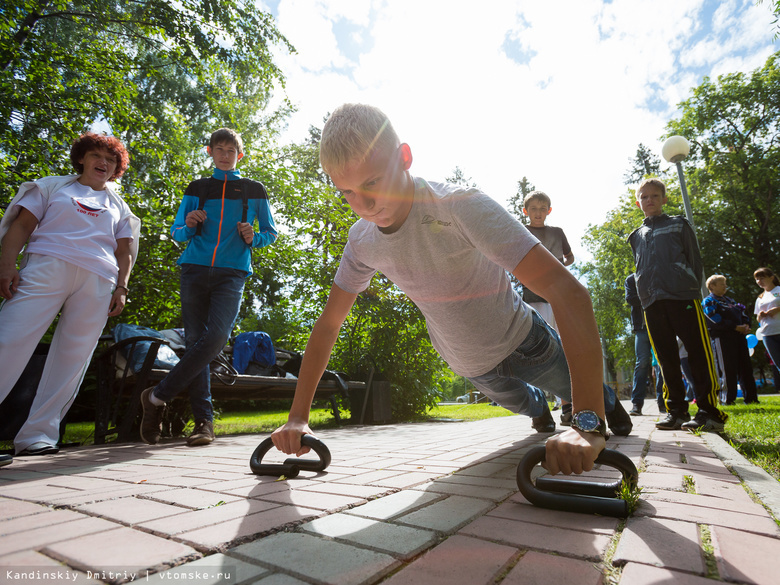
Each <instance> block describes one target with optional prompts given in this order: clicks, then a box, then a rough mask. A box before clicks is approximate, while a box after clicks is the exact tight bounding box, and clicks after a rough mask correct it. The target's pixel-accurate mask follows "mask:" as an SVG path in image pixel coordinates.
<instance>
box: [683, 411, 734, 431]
mask: <svg viewBox="0 0 780 585" xmlns="http://www.w3.org/2000/svg"><path fill="white" fill-rule="evenodd" d="M681 428H683V429H685V430H687V431H693V430H696V431H707V432H712V433H720V432H723V431H724V430H725V429H726V425H725V424H724V423H722V422H720V421H719V420H715V419H714V418H704V417H702V418H699V416H698V415H697V416H695V417H694V418H693V420H691V421H688V422H685V423H683V424H682V425H681Z"/></svg>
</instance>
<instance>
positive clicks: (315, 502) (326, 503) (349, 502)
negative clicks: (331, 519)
mask: <svg viewBox="0 0 780 585" xmlns="http://www.w3.org/2000/svg"><path fill="white" fill-rule="evenodd" d="M259 499H262V500H263V501H265V502H276V503H278V504H292V505H293V506H305V507H307V508H317V509H319V510H336V509H339V508H345V507H347V506H355V505H358V504H362V503H364V502H365V500H364V499H363V498H355V497H352V496H338V495H335V494H323V493H321V492H311V491H301V490H288V491H285V492H274V493H272V494H268V495H264V496H262V498H259Z"/></svg>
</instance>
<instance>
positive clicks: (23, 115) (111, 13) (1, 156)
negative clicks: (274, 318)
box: [0, 0, 292, 328]
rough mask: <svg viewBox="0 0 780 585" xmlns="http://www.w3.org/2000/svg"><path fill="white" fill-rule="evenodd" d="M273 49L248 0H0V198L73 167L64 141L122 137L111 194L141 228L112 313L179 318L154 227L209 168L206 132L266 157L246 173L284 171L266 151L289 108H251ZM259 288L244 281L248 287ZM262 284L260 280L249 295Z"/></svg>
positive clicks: (175, 250) (265, 96) (163, 228)
mask: <svg viewBox="0 0 780 585" xmlns="http://www.w3.org/2000/svg"><path fill="white" fill-rule="evenodd" d="M273 45H279V46H281V47H282V48H283V49H287V50H292V48H291V47H290V46H289V44H287V42H286V40H285V39H284V37H282V36H281V34H280V33H279V32H278V31H277V30H276V28H275V26H274V24H273V20H272V18H271V17H270V15H268V14H265V13H263V12H261V11H260V10H258V9H257V8H256V7H255V5H254V3H253V2H250V1H248V0H227V1H224V2H219V3H214V2H211V1H210V0H184V1H182V2H177V3H171V2H167V1H164V0H146V1H133V0H126V1H123V2H109V1H107V0H82V1H80V2H62V1H54V0H48V1H46V0H39V1H30V0H28V1H23V0H16V1H13V2H6V4H5V7H4V10H3V11H2V13H0V120H2V125H0V169H1V171H2V172H0V193H2V196H3V198H6V197H10V195H11V194H12V193H13V191H14V190H15V188H16V187H17V186H18V184H19V183H20V182H21V181H23V180H29V179H34V178H37V177H40V176H45V175H50V174H65V173H70V172H72V168H71V167H70V163H69V161H68V160H67V155H68V150H69V144H70V143H71V142H72V141H73V140H74V139H75V138H76V137H77V136H78V135H79V134H80V133H81V132H83V131H85V130H87V129H89V128H90V127H93V126H95V125H96V124H97V127H98V128H106V129H108V130H109V131H110V132H112V133H113V134H114V135H116V136H117V137H119V138H120V139H121V140H122V141H123V142H124V143H125V145H126V146H127V147H128V150H129V152H130V155H131V166H130V169H129V170H128V172H127V173H126V174H125V176H124V177H123V179H122V188H123V191H124V196H125V199H126V200H127V201H128V203H129V204H130V206H131V207H132V208H133V209H134V210H135V211H136V213H137V214H138V215H139V216H140V217H141V219H142V221H143V227H142V234H141V242H140V254H139V258H138V262H137V264H136V267H135V269H134V272H133V275H132V281H131V287H132V289H133V292H132V295H131V296H130V303H129V304H128V307H127V308H126V310H125V312H124V313H123V315H122V317H121V318H122V320H125V321H130V322H138V323H142V324H146V325H150V326H152V327H156V328H163V327H168V326H172V325H178V324H179V299H178V288H179V287H178V279H177V277H176V267H175V261H176V259H177V257H178V255H179V254H180V252H181V249H180V247H179V245H178V244H175V243H173V242H172V241H171V240H170V239H169V238H168V235H167V234H168V231H169V229H170V225H171V223H172V221H173V218H174V215H175V212H176V208H177V205H178V203H179V201H180V200H181V194H182V192H183V190H184V188H185V187H186V185H187V183H188V182H189V181H191V180H193V179H195V178H198V177H199V176H201V175H202V174H207V173H208V170H207V162H208V160H207V158H206V154H205V152H204V147H205V144H206V140H207V139H208V135H209V133H210V132H211V131H213V130H214V129H216V128H218V127H220V126H225V125H227V126H231V127H234V128H236V129H238V130H239V131H240V132H241V133H242V135H243V137H244V141H245V144H246V148H247V155H248V156H247V157H246V160H253V159H254V160H258V159H261V160H262V159H268V160H269V161H270V162H271V164H268V165H265V166H263V167H262V168H263V171H264V172H263V173H262V175H260V176H257V177H255V178H258V179H260V180H267V178H268V177H275V176H276V175H279V174H282V175H284V174H285V173H286V171H285V170H284V164H283V162H282V161H279V160H278V159H277V158H276V157H275V156H274V154H273V153H274V152H275V150H276V146H275V140H276V138H277V136H278V132H279V128H280V127H281V123H282V122H283V120H284V117H285V116H286V115H287V114H288V113H289V106H287V104H286V103H284V102H282V107H281V108H279V109H278V110H277V111H274V112H268V113H264V112H265V111H266V109H267V107H268V103H269V101H270V98H271V92H272V91H273V89H274V86H275V85H278V86H279V87H283V82H284V80H283V77H282V75H281V72H280V71H279V70H278V68H277V67H276V65H275V64H274V62H273V59H272V56H271V48H272V46H273ZM257 166H261V165H260V164H259V163H258V164H257ZM257 254H258V255H260V254H262V252H257ZM261 274H262V271H261ZM266 284H267V283H266ZM259 286H260V285H259V284H258V283H257V278H256V277H255V278H253V280H252V282H250V283H249V287H248V290H250V291H257V289H258V287H259ZM269 291H270V292H272V291H273V286H272V285H270V284H268V286H266V290H265V291H258V292H256V294H255V295H254V296H258V295H260V294H265V293H267V292H269ZM250 297H252V294H251V292H250ZM249 309H251V306H247V305H245V307H244V309H243V310H245V311H246V310H249Z"/></svg>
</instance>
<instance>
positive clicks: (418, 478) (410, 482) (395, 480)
mask: <svg viewBox="0 0 780 585" xmlns="http://www.w3.org/2000/svg"><path fill="white" fill-rule="evenodd" d="M440 476H441V474H438V473H425V472H422V471H418V472H407V473H399V474H397V475H394V476H392V477H387V478H385V479H377V480H375V481H373V482H372V483H373V484H374V485H378V486H383V487H388V488H399V489H400V488H408V487H412V486H415V485H418V484H421V483H424V482H426V481H431V480H432V479H436V478H437V477H440Z"/></svg>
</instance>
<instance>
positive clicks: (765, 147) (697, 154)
mask: <svg viewBox="0 0 780 585" xmlns="http://www.w3.org/2000/svg"><path fill="white" fill-rule="evenodd" d="M778 59H780V53H776V54H774V55H772V56H771V57H770V58H769V59H768V60H767V62H766V64H765V66H764V67H762V68H760V69H757V70H755V71H753V72H752V73H751V74H744V73H732V74H728V75H722V76H720V77H718V79H717V81H716V82H713V81H711V80H710V79H707V78H705V80H704V82H703V83H702V84H701V85H700V86H699V87H697V88H695V89H694V90H693V92H692V95H691V97H690V98H688V99H687V100H685V101H684V102H682V103H681V104H680V109H681V116H680V118H679V119H677V120H672V121H671V122H669V124H668V125H667V129H668V131H669V135H672V134H680V135H682V136H685V137H686V138H688V140H689V141H690V143H691V153H690V155H689V156H688V158H687V159H686V177H687V178H688V184H689V188H690V198H691V205H692V207H693V213H694V222H695V224H696V230H697V236H698V238H699V245H700V247H701V250H702V258H703V261H704V267H705V277H706V276H709V275H711V274H723V275H725V276H726V277H727V278H728V280H729V287H730V288H731V293H730V296H733V297H734V298H736V299H737V300H739V301H741V302H743V303H745V304H746V305H749V304H750V303H751V302H752V300H753V298H755V296H756V293H757V289H756V288H755V286H754V282H753V278H752V273H753V270H755V269H756V268H758V267H759V266H773V267H774V268H775V269H777V268H778V267H777V266H776V265H775V263H776V259H777V258H778V254H780V243H779V242H780V197H779V196H778V193H780V143H779V141H780V69H778Z"/></svg>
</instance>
